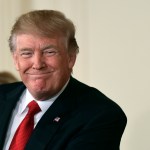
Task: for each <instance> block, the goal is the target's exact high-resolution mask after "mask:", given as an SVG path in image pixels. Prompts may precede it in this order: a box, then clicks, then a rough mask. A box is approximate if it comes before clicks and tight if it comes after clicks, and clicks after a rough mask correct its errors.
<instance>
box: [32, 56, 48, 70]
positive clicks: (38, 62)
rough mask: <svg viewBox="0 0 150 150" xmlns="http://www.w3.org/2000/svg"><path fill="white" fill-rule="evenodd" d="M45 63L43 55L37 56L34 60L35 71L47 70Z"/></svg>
mask: <svg viewBox="0 0 150 150" xmlns="http://www.w3.org/2000/svg"><path fill="white" fill-rule="evenodd" d="M45 66H46V65H45V61H44V58H43V57H42V55H41V54H35V55H34V59H33V66H32V68H33V69H36V70H40V69H43V68H45Z"/></svg>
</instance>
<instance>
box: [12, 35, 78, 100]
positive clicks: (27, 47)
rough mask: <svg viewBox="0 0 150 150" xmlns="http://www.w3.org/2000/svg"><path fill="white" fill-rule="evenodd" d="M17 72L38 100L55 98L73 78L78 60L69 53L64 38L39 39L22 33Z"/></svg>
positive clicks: (17, 58) (17, 47)
mask: <svg viewBox="0 0 150 150" xmlns="http://www.w3.org/2000/svg"><path fill="white" fill-rule="evenodd" d="M13 59H14V62H15V66H16V69H17V70H18V71H19V73H20V76H21V79H22V81H23V82H24V84H25V85H26V87H27V88H28V90H29V91H30V93H31V94H32V95H33V97H34V98H36V99H38V100H44V99H47V98H50V97H53V96H54V95H55V94H57V93H58V92H59V91H60V90H61V88H62V87H63V86H64V85H65V83H66V82H67V80H68V79H69V77H70V74H71V71H72V68H73V66H74V63H75V60H76V54H75V53H68V50H67V47H66V40H65V39H64V38H62V37H59V36H55V37H54V38H47V37H39V36H37V35H31V34H21V35H18V36H17V38H16V50H15V51H14V52H13Z"/></svg>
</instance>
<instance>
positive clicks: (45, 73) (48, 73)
mask: <svg viewBox="0 0 150 150" xmlns="http://www.w3.org/2000/svg"><path fill="white" fill-rule="evenodd" d="M51 73H52V72H37V73H27V74H28V75H29V76H31V77H47V76H48V75H50V74H51Z"/></svg>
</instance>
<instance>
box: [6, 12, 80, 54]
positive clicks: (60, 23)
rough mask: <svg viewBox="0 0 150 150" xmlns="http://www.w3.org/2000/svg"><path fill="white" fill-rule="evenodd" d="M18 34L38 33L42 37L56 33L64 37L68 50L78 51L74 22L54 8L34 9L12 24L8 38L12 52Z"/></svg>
mask: <svg viewBox="0 0 150 150" xmlns="http://www.w3.org/2000/svg"><path fill="white" fill-rule="evenodd" d="M19 34H38V35H40V36H44V37H53V36H55V35H57V34H58V35H61V36H63V37H65V38H66V40H67V46H68V51H69V52H75V53H78V52H79V47H78V44H77V42H76V39H75V26H74V24H73V23H72V21H71V20H69V19H68V18H66V17H65V15H64V14H63V13H61V12H59V11H56V10H35V11H31V12H28V13H26V14H23V15H21V16H20V17H19V18H18V19H17V20H16V22H15V24H14V25H13V27H12V30H11V35H10V38H9V47H10V50H11V51H12V52H13V51H14V50H15V49H16V37H17V35H19Z"/></svg>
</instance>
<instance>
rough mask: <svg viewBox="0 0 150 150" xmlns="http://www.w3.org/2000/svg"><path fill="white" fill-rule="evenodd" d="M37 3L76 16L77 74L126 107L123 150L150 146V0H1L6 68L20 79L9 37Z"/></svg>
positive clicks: (0, 60) (0, 61)
mask: <svg viewBox="0 0 150 150" xmlns="http://www.w3.org/2000/svg"><path fill="white" fill-rule="evenodd" d="M35 9H56V10H60V11H62V12H64V14H65V15H66V16H67V17H69V18H70V19H71V20H72V21H73V22H74V24H75V26H76V30H77V34H76V38H77V42H78V44H79V47H80V53H79V55H78V58H77V62H76V65H75V67H74V72H73V76H74V77H76V78H77V79H79V80H81V81H82V82H85V83H87V84H89V85H91V86H94V87H96V88H98V89H99V90H100V91H102V92H103V93H104V94H105V95H107V96H108V97H110V98H111V99H113V100H114V101H115V102H117V103H118V104H119V105H120V106H121V107H122V109H123V110H124V111H125V113H126V115H127V117H128V124H127V127H126V129H125V132H124V135H123V137H122V141H121V150H150V142H149V140H150V129H149V127H150V1H149V0H0V71H10V72H11V73H13V75H15V77H17V78H18V79H19V75H18V72H17V71H16V70H15V68H14V65H13V61H12V58H11V53H10V51H9V48H8V42H7V41H8V38H9V35H10V30H11V27H12V25H13V23H14V21H15V19H16V18H17V17H18V16H20V15H21V14H22V13H25V12H28V11H30V10H35Z"/></svg>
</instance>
